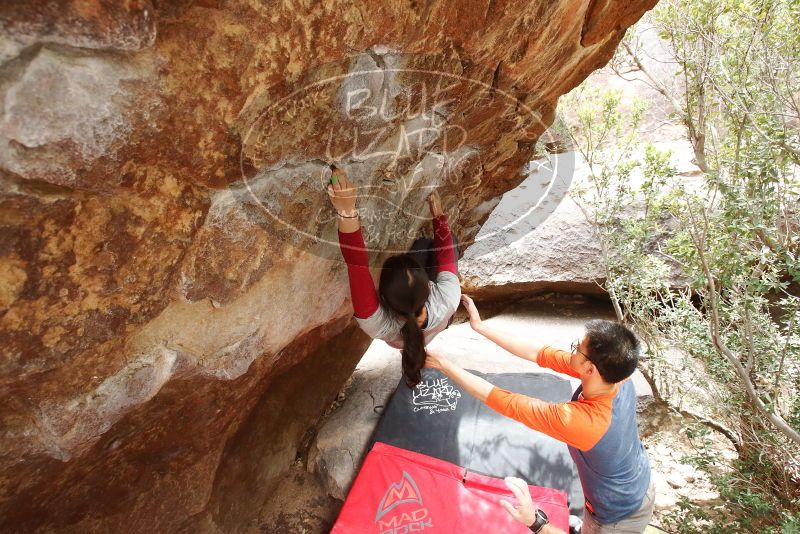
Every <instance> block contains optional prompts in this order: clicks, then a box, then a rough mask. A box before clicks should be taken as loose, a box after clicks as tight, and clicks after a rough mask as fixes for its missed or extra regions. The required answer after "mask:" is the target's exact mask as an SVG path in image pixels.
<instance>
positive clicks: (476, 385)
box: [440, 360, 494, 402]
mask: <svg viewBox="0 0 800 534" xmlns="http://www.w3.org/2000/svg"><path fill="white" fill-rule="evenodd" d="M440 370H441V371H442V372H443V373H444V374H446V375H447V376H448V377H449V378H450V379H451V380H453V381H454V382H455V383H456V384H458V385H459V386H461V387H462V388H464V390H465V391H466V392H467V393H469V394H470V395H472V396H473V397H475V398H476V399H478V400H479V401H481V402H486V399H487V398H488V397H489V393H491V392H492V389H494V386H493V385H492V384H491V383H490V382H488V381H486V380H484V379H483V378H481V377H479V376H475V375H473V374H472V373H470V372H469V371H465V370H464V369H462V368H461V367H459V366H458V365H456V364H454V363H453V362H451V361H449V360H442V365H441V368H440Z"/></svg>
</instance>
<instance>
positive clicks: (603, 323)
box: [586, 319, 641, 384]
mask: <svg viewBox="0 0 800 534" xmlns="http://www.w3.org/2000/svg"><path fill="white" fill-rule="evenodd" d="M586 338H587V342H586V350H587V351H588V354H587V355H586V356H587V357H588V358H589V361H591V362H592V363H593V364H594V365H595V367H597V370H598V371H599V372H600V376H601V377H602V378H603V380H605V381H606V382H608V383H609V384H616V383H617V382H622V381H623V380H625V379H626V378H628V377H629V376H631V375H632V374H633V372H634V371H635V370H636V364H637V363H638V362H639V351H640V350H641V343H640V342H639V339H638V338H637V337H636V335H635V334H634V333H633V332H631V331H630V329H629V328H628V327H626V326H624V325H622V324H620V323H618V322H616V321H607V320H605V319H594V320H592V321H589V322H588V323H586Z"/></svg>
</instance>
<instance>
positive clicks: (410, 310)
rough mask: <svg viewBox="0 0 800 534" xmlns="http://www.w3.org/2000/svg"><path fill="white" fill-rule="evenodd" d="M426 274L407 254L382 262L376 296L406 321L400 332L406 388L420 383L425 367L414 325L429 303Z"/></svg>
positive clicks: (421, 338)
mask: <svg viewBox="0 0 800 534" xmlns="http://www.w3.org/2000/svg"><path fill="white" fill-rule="evenodd" d="M428 281H429V280H428V275H427V274H425V270H424V269H423V268H422V267H420V265H419V263H417V262H416V261H415V260H414V258H412V257H411V256H410V255H409V254H399V255H397V256H392V257H391V258H389V259H387V260H386V261H385V262H384V263H383V268H382V269H381V279H380V282H379V284H378V294H379V295H380V298H381V301H382V302H383V304H384V305H385V306H386V307H387V308H389V309H390V310H392V311H393V312H395V313H396V314H397V315H399V316H400V317H401V318H402V319H405V321H406V322H405V324H404V325H403V328H402V329H401V330H400V333H401V334H402V336H403V350H402V351H401V355H402V360H403V378H404V379H405V381H406V384H408V387H412V388H413V387H414V386H416V385H417V384H419V382H420V380H422V376H421V372H420V370H421V369H422V367H423V366H424V365H425V358H426V354H425V336H424V335H423V334H422V329H420V327H419V325H418V324H417V317H418V316H419V314H420V313H422V308H423V306H425V301H427V300H428V294H429V293H430V288H429V287H428Z"/></svg>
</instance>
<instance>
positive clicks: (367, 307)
mask: <svg viewBox="0 0 800 534" xmlns="http://www.w3.org/2000/svg"><path fill="white" fill-rule="evenodd" d="M331 169H332V171H333V175H332V176H331V183H330V185H328V196H330V199H331V203H332V204H333V207H334V208H335V209H336V212H337V214H338V216H339V217H338V219H339V247H340V248H341V251H342V256H344V260H345V262H346V263H347V274H348V277H349V280H350V295H351V297H352V300H353V315H354V316H355V318H356V321H357V322H358V324H359V326H360V327H361V329H362V330H363V331H364V332H366V333H367V335H369V336H370V337H372V338H374V339H382V340H384V341H385V342H386V343H388V344H389V345H390V346H392V347H395V348H398V349H401V354H402V364H403V377H404V378H405V381H406V384H408V386H409V387H414V386H416V385H417V384H418V383H419V382H420V379H421V377H420V370H421V369H422V367H423V366H424V365H425V358H426V354H425V345H427V344H428V343H429V342H430V341H431V340H432V339H433V338H434V337H435V336H436V334H438V333H439V332H441V331H442V330H444V329H445V328H447V326H448V325H449V322H450V319H451V318H452V316H453V314H454V313H455V311H456V308H458V303H459V301H460V299H461V286H460V284H459V281H458V276H457V272H458V271H457V270H456V259H455V251H454V244H453V238H452V236H451V234H450V228H449V226H448V225H447V216H446V215H445V214H444V212H443V211H442V203H441V200H440V199H439V195H438V194H437V193H435V192H434V193H432V194H431V195H430V196H429V197H428V206H429V207H430V210H431V216H433V235H434V237H433V242H432V247H433V250H434V252H435V254H434V255H433V258H431V261H426V260H420V259H415V258H425V254H426V253H427V252H429V251H430V248H431V241H430V239H427V238H420V239H418V240H417V241H416V242H415V243H414V246H413V247H412V253H411V254H409V253H406V254H398V255H396V256H392V257H390V258H388V259H387V260H386V261H385V262H384V263H383V267H382V268H381V276H380V281H379V283H378V291H377V293H376V292H375V284H374V282H373V280H372V275H371V274H370V272H369V258H368V257H367V250H366V246H365V245H364V238H363V236H362V235H361V223H360V222H359V217H358V211H356V199H357V197H358V192H357V188H356V187H355V186H354V185H353V183H352V182H350V180H348V178H347V175H346V174H345V173H344V171H343V170H341V169H337V168H335V167H331ZM426 263H430V264H435V265H426ZM426 267H428V269H427V272H426ZM429 273H430V274H429ZM431 275H433V276H434V281H431Z"/></svg>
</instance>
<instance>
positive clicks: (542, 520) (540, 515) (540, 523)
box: [529, 508, 550, 532]
mask: <svg viewBox="0 0 800 534" xmlns="http://www.w3.org/2000/svg"><path fill="white" fill-rule="evenodd" d="M549 522H550V520H549V519H547V514H546V513H544V512H543V511H542V509H541V508H537V509H536V520H534V522H533V524H532V525H531V526H530V527H529V528H530V529H531V532H539V531H540V530H542V529H543V528H544V526H545V525H546V524H548V523H549Z"/></svg>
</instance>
